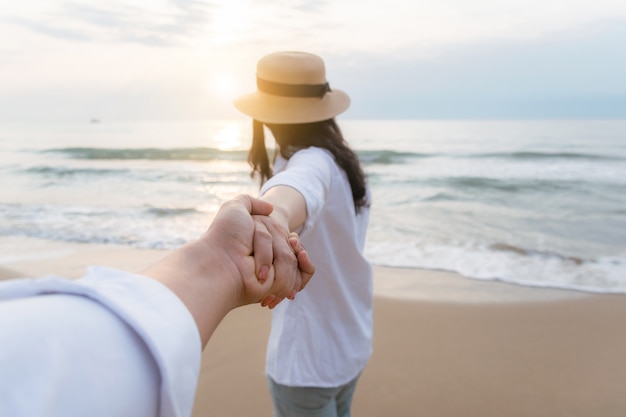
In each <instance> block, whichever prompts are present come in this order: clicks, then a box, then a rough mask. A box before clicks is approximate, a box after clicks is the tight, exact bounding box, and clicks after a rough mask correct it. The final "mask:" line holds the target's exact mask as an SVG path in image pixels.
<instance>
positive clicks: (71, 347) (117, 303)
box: [0, 268, 201, 417]
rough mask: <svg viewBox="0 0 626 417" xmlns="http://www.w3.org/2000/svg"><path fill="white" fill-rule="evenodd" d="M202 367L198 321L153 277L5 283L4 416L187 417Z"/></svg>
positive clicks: (0, 345)
mask: <svg viewBox="0 0 626 417" xmlns="http://www.w3.org/2000/svg"><path fill="white" fill-rule="evenodd" d="M200 358H201V341H200V335H199V334H198V330H197V327H196V325H195V322H194V320H193V317H192V316H191V314H190V313H189V311H188V310H187V308H186V307H185V306H184V304H183V303H182V302H181V301H180V299H179V298H178V297H177V296H176V295H175V294H173V293H172V292H171V291H170V290H169V289H167V288H166V287H165V286H163V285H162V284H160V283H158V282H157V281H155V280H153V279H150V278H148V277H144V276H141V275H135V274H130V273H126V272H122V271H116V270H113V269H108V268H90V269H89V270H88V272H87V274H86V276H85V277H83V278H81V279H80V280H66V279H62V278H58V277H46V278H39V279H18V280H11V281H7V282H3V283H0V416H12V417H22V416H28V417H38V416H42V417H43V416H46V417H55V416H59V417H60V416H63V417H72V416H76V417H78V416H81V417H83V416H107V417H115V416H133V417H142V416H159V417H187V416H190V415H191V411H192V408H193V401H194V397H195V389H196V384H197V380H198V374H199V371H200Z"/></svg>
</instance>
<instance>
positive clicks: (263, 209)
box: [233, 194, 274, 216]
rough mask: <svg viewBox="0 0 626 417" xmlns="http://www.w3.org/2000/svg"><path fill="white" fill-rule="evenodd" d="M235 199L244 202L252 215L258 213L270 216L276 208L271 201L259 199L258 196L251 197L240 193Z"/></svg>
mask: <svg viewBox="0 0 626 417" xmlns="http://www.w3.org/2000/svg"><path fill="white" fill-rule="evenodd" d="M233 200H234V201H237V202H239V203H240V204H243V206H244V207H245V208H246V210H248V213H250V214H252V215H255V214H258V215H262V216H269V215H270V214H272V211H273V210H274V206H272V204H271V203H268V202H267V201H264V200H259V199H258V198H254V197H251V196H249V195H247V194H240V195H238V196H236V197H235V198H234V199H233Z"/></svg>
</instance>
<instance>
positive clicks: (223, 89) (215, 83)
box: [207, 73, 236, 99]
mask: <svg viewBox="0 0 626 417" xmlns="http://www.w3.org/2000/svg"><path fill="white" fill-rule="evenodd" d="M235 85H236V83H235V77H233V76H232V75H230V74H227V73H221V74H215V75H213V76H211V77H210V79H209V81H208V86H207V87H208V89H209V91H210V92H211V93H212V94H214V95H215V96H216V97H219V98H222V99H232V98H233V97H234V96H235Z"/></svg>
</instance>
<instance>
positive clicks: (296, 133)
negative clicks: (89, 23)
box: [235, 52, 372, 417]
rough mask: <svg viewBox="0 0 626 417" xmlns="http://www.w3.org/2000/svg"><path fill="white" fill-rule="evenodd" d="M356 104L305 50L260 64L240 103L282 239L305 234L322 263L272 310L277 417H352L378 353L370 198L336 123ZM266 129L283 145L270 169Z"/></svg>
mask: <svg viewBox="0 0 626 417" xmlns="http://www.w3.org/2000/svg"><path fill="white" fill-rule="evenodd" d="M349 104H350V99H349V98H348V96H347V95H346V94H345V93H344V92H342V91H339V90H335V89H332V90H331V89H330V87H329V85H328V82H327V81H326V74H325V66H324V62H323V61H322V59H321V58H319V57H318V56H316V55H312V54H309V53H303V52H279V53H274V54H270V55H267V56H265V57H263V58H262V59H261V60H260V61H259V62H258V65H257V91H256V92H255V93H252V94H248V95H245V96H243V97H240V98H239V99H237V100H236V101H235V106H236V107H237V108H238V109H239V110H240V111H241V112H243V113H244V114H246V115H248V116H251V117H252V118H253V127H254V129H253V141H252V147H251V149H250V153H249V156H248V159H249V162H250V164H251V166H252V168H253V170H252V173H253V175H258V176H259V177H260V179H261V191H260V195H261V199H263V200H266V201H269V202H270V203H272V204H273V205H274V212H273V213H272V216H271V217H272V218H273V219H274V221H275V222H276V223H277V224H279V225H281V227H282V228H283V229H284V232H285V233H287V232H291V231H297V232H298V233H299V234H300V237H301V240H302V243H303V244H304V246H305V247H306V248H307V251H308V253H309V256H310V258H311V260H312V261H313V263H314V264H315V266H316V272H315V276H314V277H313V279H312V280H311V282H310V283H309V285H308V286H307V289H306V291H303V292H301V293H300V294H298V298H297V299H295V300H293V301H290V302H285V303H281V304H280V305H278V306H277V307H276V308H275V309H273V311H272V329H271V333H270V337H269V341H268V347H267V358H266V372H267V376H268V381H269V385H270V392H271V393H272V398H273V401H274V410H275V413H276V415H277V416H279V417H284V416H300V415H306V416H349V415H350V403H351V401H352V394H353V392H354V389H355V387H356V382H357V379H358V377H359V375H360V374H361V372H362V370H363V368H364V367H365V365H366V363H367V361H368V359H369V357H370V355H371V350H372V269H371V266H370V264H369V262H368V261H367V260H366V259H365V257H364V256H363V247H364V244H365V234H366V229H367V223H368V218H369V206H370V197H369V191H368V187H367V184H366V179H365V175H364V173H363V170H362V168H361V166H360V163H359V160H358V158H357V156H356V154H355V153H354V152H353V151H352V150H351V149H350V147H349V146H348V144H347V143H346V142H345V140H344V139H343V137H342V134H341V131H340V129H339V127H338V125H337V123H336V121H335V119H334V117H335V116H337V115H338V114H340V113H342V112H343V111H345V110H346V109H347V108H348V106H349ZM265 127H266V128H267V130H269V131H270V132H271V133H272V136H273V137H274V139H275V140H276V144H277V151H278V152H277V153H278V154H277V155H276V158H275V160H274V163H273V164H270V162H269V158H268V155H267V151H266V148H265V142H264V130H265ZM259 221H261V222H263V221H264V220H263V218H260V219H259ZM279 301H280V299H276V298H275V297H270V298H269V299H266V300H265V302H266V303H267V304H269V305H270V307H273V306H274V305H275V304H276V303H277V302H279Z"/></svg>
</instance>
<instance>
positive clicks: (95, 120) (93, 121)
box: [90, 117, 100, 123]
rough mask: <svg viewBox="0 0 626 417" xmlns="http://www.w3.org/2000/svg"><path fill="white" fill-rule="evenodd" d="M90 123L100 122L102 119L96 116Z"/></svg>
mask: <svg viewBox="0 0 626 417" xmlns="http://www.w3.org/2000/svg"><path fill="white" fill-rule="evenodd" d="M90 123H100V119H96V118H95V117H94V118H92V119H91V121H90Z"/></svg>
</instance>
